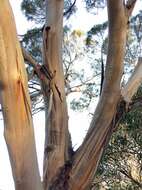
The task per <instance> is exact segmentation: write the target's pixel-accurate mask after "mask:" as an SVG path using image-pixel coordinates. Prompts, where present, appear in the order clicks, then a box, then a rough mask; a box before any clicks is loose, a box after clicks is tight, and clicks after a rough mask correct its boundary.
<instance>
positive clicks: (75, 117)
mask: <svg viewBox="0 0 142 190" xmlns="http://www.w3.org/2000/svg"><path fill="white" fill-rule="evenodd" d="M10 2H11V5H12V8H13V10H14V16H15V19H16V25H17V30H18V34H24V33H25V32H26V31H27V29H30V28H31V27H34V24H33V23H31V22H30V23H29V22H27V20H26V18H25V17H24V16H23V15H22V13H21V11H20V3H21V0H10ZM77 4H78V7H79V12H77V14H75V15H74V16H73V17H72V18H71V20H70V23H74V25H73V28H75V29H81V30H83V31H87V30H88V28H90V27H92V23H93V22H95V23H96V24H97V23H100V22H102V21H103V20H104V19H105V20H106V19H107V15H106V10H105V11H104V12H101V13H100V14H99V16H94V15H93V14H88V13H87V12H86V11H85V9H84V8H83V7H82V6H81V1H79V0H78V1H77ZM140 6H141V4H140V2H139V1H138V4H137V7H140ZM135 10H137V8H135ZM98 18H99V19H98ZM87 113H88V112H83V113H82V114H80V113H76V112H73V111H72V110H70V109H69V115H71V116H72V117H71V118H70V119H69V126H70V130H71V132H72V137H73V144H74V145H78V144H80V142H81V140H82V139H83V136H84V135H85V132H86V130H87V126H88V125H89V122H90V121H89V119H88V116H87ZM34 127H35V129H36V130H35V137H36V145H37V153H38V160H39V167H40V171H42V156H43V152H42V148H41V147H43V145H44V113H39V114H37V115H36V117H34ZM0 155H1V156H0V179H1V180H0V190H14V184H13V179H12V175H11V167H10V163H9V158H8V153H7V148H6V145H5V141H4V138H3V123H2V121H0Z"/></svg>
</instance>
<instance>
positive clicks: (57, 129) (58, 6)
mask: <svg viewBox="0 0 142 190" xmlns="http://www.w3.org/2000/svg"><path fill="white" fill-rule="evenodd" d="M46 7H47V10H46V24H45V27H44V30H43V64H44V66H45V67H44V68H45V69H46V72H47V73H48V76H47V79H48V86H47V85H45V84H43V91H44V97H45V108H46V112H45V116H46V124H45V125H46V126H45V151H44V172H43V173H44V176H43V177H44V178H43V179H44V189H50V188H51V184H52V183H54V181H56V176H57V175H58V173H59V172H60V169H61V167H63V166H64V165H65V163H66V161H68V160H69V159H70V155H69V149H70V147H71V146H70V144H69V142H70V136H69V132H68V114H67V106H66V95H65V86H64V73H63V65H62V39H63V7H64V1H63V0H60V1H59V0H47V1H46ZM64 188H65V187H64Z"/></svg>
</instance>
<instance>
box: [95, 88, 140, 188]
mask: <svg viewBox="0 0 142 190" xmlns="http://www.w3.org/2000/svg"><path fill="white" fill-rule="evenodd" d="M140 97H142V87H141V88H139V91H138V92H137V94H136V95H135V97H134V99H136V98H140ZM141 118H142V107H141V106H140V107H137V108H135V107H134V108H133V107H132V109H131V111H130V112H129V113H127V114H126V115H125V116H124V117H123V119H122V120H121V123H120V125H119V128H118V130H117V131H116V132H115V133H114V134H113V136H112V138H111V141H110V143H109V145H108V147H107V150H106V152H105V154H104V157H103V159H102V161H101V163H100V167H99V169H98V174H97V176H96V177H95V180H94V187H96V189H97V187H98V189H99V188H100V187H101V186H103V185H104V186H105V187H106V188H107V189H110V190H111V189H112V190H113V189H122V190H123V189H126V190H127V189H128V190H129V189H132V190H135V189H139V190H140V189H141V187H142V177H141V176H142V162H141V161H142V133H141V131H142V130H141V126H142V120H141Z"/></svg>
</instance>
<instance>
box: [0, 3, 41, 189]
mask: <svg viewBox="0 0 142 190" xmlns="http://www.w3.org/2000/svg"><path fill="white" fill-rule="evenodd" d="M0 46H1V50H0V83H1V89H0V99H1V104H2V112H3V117H4V136H5V140H6V144H7V147H8V152H9V157H10V162H11V166H12V173H13V177H14V182H15V188H16V190H25V189H26V190H41V189H42V186H41V182H40V176H39V169H38V164H37V156H36V149H35V140H34V131H33V124H32V116H31V106H30V98H29V95H28V88H27V77H26V71H25V68H24V61H23V57H22V53H21V49H20V45H19V42H18V40H17V34H16V27H15V23H14V17H13V15H12V10H11V8H10V5H9V2H8V0H2V1H0Z"/></svg>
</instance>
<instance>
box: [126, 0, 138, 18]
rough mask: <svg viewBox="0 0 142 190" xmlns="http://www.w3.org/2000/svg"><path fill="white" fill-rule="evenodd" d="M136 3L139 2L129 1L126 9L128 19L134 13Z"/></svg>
mask: <svg viewBox="0 0 142 190" xmlns="http://www.w3.org/2000/svg"><path fill="white" fill-rule="evenodd" d="M136 1H137V0H128V1H127V2H126V5H125V7H126V11H127V15H128V17H129V16H130V15H131V13H132V11H133V9H134V6H135V3H136Z"/></svg>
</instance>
